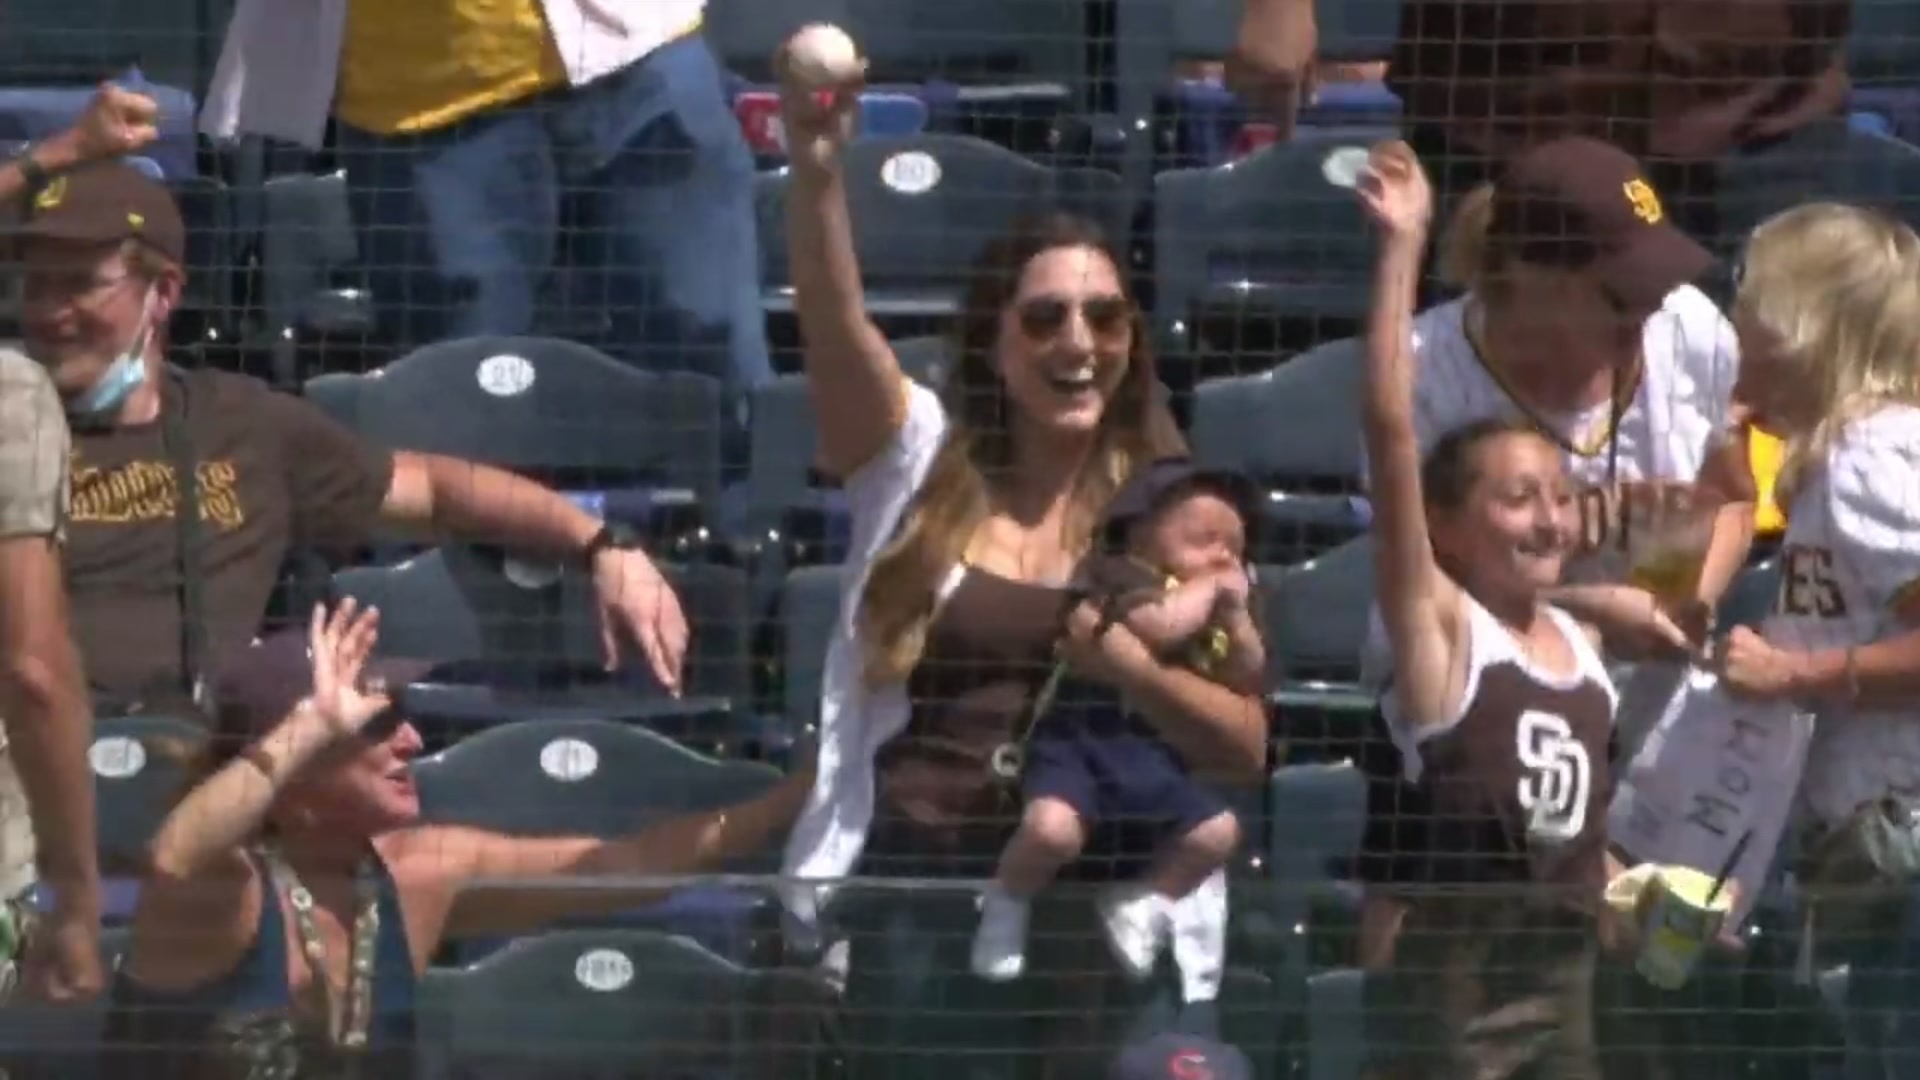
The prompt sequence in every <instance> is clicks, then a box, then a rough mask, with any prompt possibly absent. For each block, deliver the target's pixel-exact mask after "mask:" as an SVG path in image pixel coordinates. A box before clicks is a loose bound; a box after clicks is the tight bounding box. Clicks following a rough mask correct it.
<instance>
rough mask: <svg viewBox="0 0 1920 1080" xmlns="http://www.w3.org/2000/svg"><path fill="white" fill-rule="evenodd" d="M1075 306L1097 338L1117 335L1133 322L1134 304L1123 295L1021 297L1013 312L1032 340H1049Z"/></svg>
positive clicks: (1071, 315)
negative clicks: (1077, 297) (1071, 297)
mask: <svg viewBox="0 0 1920 1080" xmlns="http://www.w3.org/2000/svg"><path fill="white" fill-rule="evenodd" d="M1076 310H1078V311H1079V312H1080V317H1081V318H1083V319H1085V320H1086V321H1087V329H1088V330H1090V331H1092V333H1093V336H1094V337H1097V338H1102V339H1112V338H1116V337H1119V336H1120V335H1121V334H1123V333H1125V332H1126V331H1127V330H1129V329H1130V328H1131V327H1132V325H1133V304H1132V302H1131V301H1129V300H1128V299H1127V298H1126V297H1124V296H1090V297H1087V298H1086V299H1084V300H1080V301H1077V302H1076V301H1073V300H1067V299H1064V298H1062V297H1058V296H1036V297H1033V298H1032V299H1030V300H1022V301H1021V302H1020V304H1019V306H1018V307H1016V308H1015V309H1014V312H1015V314H1016V315H1017V316H1018V317H1019V319H1020V332H1021V333H1023V334H1025V335H1027V337H1029V338H1031V339H1033V340H1034V341H1050V340H1052V339H1053V338H1055V337H1057V336H1059V334H1060V332H1061V331H1063V330H1065V329H1066V326H1067V320H1068V319H1070V318H1072V317H1073V313H1074V312H1075V311H1076Z"/></svg>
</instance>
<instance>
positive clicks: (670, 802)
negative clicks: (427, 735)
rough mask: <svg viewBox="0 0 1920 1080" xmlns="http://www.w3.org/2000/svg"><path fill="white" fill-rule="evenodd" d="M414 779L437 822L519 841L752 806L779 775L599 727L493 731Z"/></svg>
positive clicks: (662, 739)
mask: <svg viewBox="0 0 1920 1080" xmlns="http://www.w3.org/2000/svg"><path fill="white" fill-rule="evenodd" d="M414 771H415V779H416V781H417V783H418V784H419V789H420V803H421V808H422V811H423V812H424V813H425V814H426V816H427V817H428V818H429V819H431V820H434V821H443V822H457V823H460V824H464V825H473V826H476V827H480V828H486V829H492V830H496V831H499V832H505V833H512V834H515V835H592V836H618V835H621V834H624V833H628V832H632V831H633V830H635V829H637V828H640V827H641V826H643V825H645V824H647V823H649V822H652V821H655V820H658V819H660V818H663V817H670V816H673V815H676V814H682V813H688V812H691V811H695V810H710V809H715V808H718V807H722V806H728V805H731V804H733V803H737V802H741V801H743V800H746V799H750V798H753V797H755V796H757V795H759V794H760V793H762V792H764V791H766V790H767V789H768V788H769V787H771V786H772V785H773V784H774V783H775V782H776V781H778V780H779V776H780V774H779V773H778V771H776V770H775V769H773V768H772V767H770V766H766V765H760V764H756V763H753V762H745V761H721V760H718V759H715V758H711V757H708V756H706V755H704V754H700V753H696V752H695V751H693V750H690V749H688V748H687V747H685V746H682V745H680V744H679V743H677V742H675V741H674V740H672V739H669V738H667V737H666V736H664V735H659V734H656V733H655V732H652V731H648V730H647V729H645V728H640V727H633V726H630V725H625V724H614V723H606V722H601V721H593V720H572V721H545V722H529V723H520V724H505V725H502V726H499V727H494V728H489V729H487V730H485V731H481V732H477V733H475V734H473V735H471V736H469V737H467V738H466V739H463V740H461V741H460V742H458V743H456V744H454V745H453V746H451V747H448V748H447V749H445V750H442V751H440V752H439V753H437V754H435V755H433V756H432V757H429V758H426V759H423V760H422V761H420V762H419V763H418V764H417V765H416V766H415V767H414Z"/></svg>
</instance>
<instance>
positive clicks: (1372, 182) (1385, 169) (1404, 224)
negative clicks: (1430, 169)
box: [1356, 140, 1433, 237]
mask: <svg viewBox="0 0 1920 1080" xmlns="http://www.w3.org/2000/svg"><path fill="white" fill-rule="evenodd" d="M1356 190H1357V191H1358V192H1359V193H1360V205H1361V206H1363V207H1365V208H1366V211H1367V216H1368V217H1370V218H1372V219H1373V221H1374V223H1375V224H1377V225H1379V226H1380V229H1381V231H1383V232H1385V233H1386V234H1387V235H1388V236H1393V237H1414V236H1425V235H1426V231H1427V226H1428V224H1429V223H1430V222H1431V221H1432V220H1433V187H1432V185H1431V184H1429V183H1428V182H1427V174H1426V171H1425V170H1424V169H1422V168H1421V167H1420V159H1419V158H1417V157H1415V156H1414V153H1413V148H1412V147H1410V146H1408V145H1407V144H1406V143H1404V142H1400V141H1398V140H1395V141H1393V142H1384V143H1380V144H1379V145H1377V146H1375V147H1374V148H1373V153H1372V155H1371V156H1370V157H1369V158H1368V161H1367V168H1366V171H1364V172H1362V173H1361V174H1360V180H1359V183H1358V184H1357V185H1356Z"/></svg>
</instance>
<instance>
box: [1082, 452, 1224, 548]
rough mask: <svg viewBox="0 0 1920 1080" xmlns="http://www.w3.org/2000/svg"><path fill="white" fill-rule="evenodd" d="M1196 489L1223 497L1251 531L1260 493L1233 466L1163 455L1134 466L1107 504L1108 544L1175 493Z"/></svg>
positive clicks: (1113, 544)
mask: <svg viewBox="0 0 1920 1080" xmlns="http://www.w3.org/2000/svg"><path fill="white" fill-rule="evenodd" d="M1196 490H1197V491H1206V492H1209V493H1211V494H1214V495H1218V496H1220V497H1221V498H1223V499H1225V500H1226V501H1227V503H1228V505H1230V506H1232V507H1233V508H1234V510H1235V511H1237V512H1238V513H1239V514H1240V521H1241V523H1242V524H1243V525H1244V526H1246V528H1247V529H1248V530H1249V531H1251V530H1252V528H1253V525H1254V521H1255V518H1254V506H1255V503H1256V502H1257V500H1258V494H1259V493H1258V492H1257V491H1256V490H1255V488H1254V485H1253V481H1251V480H1249V479H1247V478H1246V476H1244V475H1243V474H1241V473H1239V472H1237V471H1235V470H1233V469H1218V468H1207V467H1204V466H1201V465H1198V464H1196V463H1195V462H1194V461H1193V459H1192V458H1185V457H1166V458H1160V459H1159V460H1157V461H1153V462H1150V463H1148V464H1146V465H1143V466H1141V467H1139V468H1137V469H1135V470H1134V471H1133V475H1132V476H1130V477H1128V478H1127V482H1126V483H1125V484H1122V485H1121V486H1120V490H1119V491H1117V492H1115V493H1114V496H1113V500H1112V501H1111V502H1109V503H1107V517H1106V523H1105V525H1104V527H1103V529H1102V532H1103V533H1104V535H1105V539H1106V543H1107V546H1108V547H1109V548H1112V547H1116V546H1119V545H1121V544H1124V543H1125V542H1126V532H1127V529H1129V528H1131V527H1132V526H1133V524H1134V522H1136V521H1139V520H1140V519H1142V518H1144V517H1147V516H1149V515H1151V514H1154V513H1157V512H1159V510H1160V508H1161V507H1163V506H1166V505H1167V504H1168V503H1169V502H1171V501H1172V500H1173V499H1174V497H1175V496H1178V495H1184V494H1186V493H1187V492H1190V491H1196Z"/></svg>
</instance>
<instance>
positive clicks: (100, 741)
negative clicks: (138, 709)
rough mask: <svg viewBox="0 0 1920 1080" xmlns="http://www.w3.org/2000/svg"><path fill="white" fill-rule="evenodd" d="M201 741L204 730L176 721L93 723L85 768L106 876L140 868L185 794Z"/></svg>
mask: <svg viewBox="0 0 1920 1080" xmlns="http://www.w3.org/2000/svg"><path fill="white" fill-rule="evenodd" d="M206 741H207V729H206V727H205V725H204V724H201V723H196V722H194V721H192V720H188V719H183V718H178V717H171V716H162V715H139V716H110V717H109V716H103V717H101V718H99V719H98V720H96V721H95V722H94V728H93V745H92V746H90V747H88V749H87V762H88V764H89V765H91V766H92V768H93V790H94V800H95V815H96V817H97V819H98V826H97V832H98V833H99V838H100V857H101V861H102V863H103V864H104V868H105V869H106V870H107V871H108V872H110V873H111V872H114V871H119V872H123V873H124V872H133V871H135V870H137V868H139V867H141V866H144V865H145V859H146V850H147V844H148V843H149V842H150V841H151V840H152V839H153V834H154V832H155V831H156V830H157V829H159V827H160V823H161V822H162V821H163V820H165V819H166V816H167V814H168V813H169V812H170V811H171V810H172V809H173V806H174V804H175V803H176V802H177V801H178V800H179V799H180V797H181V796H182V795H184V794H186V786H187V783H188V780H189V771H190V768H191V765H192V762H193V760H194V758H195V757H197V756H198V754H199V753H200V752H201V751H202V749H203V748H204V747H205V745H206Z"/></svg>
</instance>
